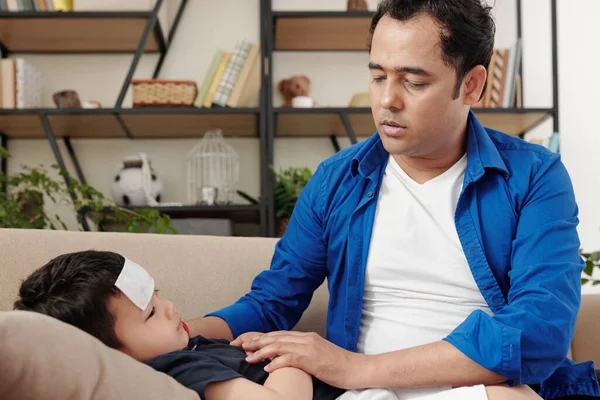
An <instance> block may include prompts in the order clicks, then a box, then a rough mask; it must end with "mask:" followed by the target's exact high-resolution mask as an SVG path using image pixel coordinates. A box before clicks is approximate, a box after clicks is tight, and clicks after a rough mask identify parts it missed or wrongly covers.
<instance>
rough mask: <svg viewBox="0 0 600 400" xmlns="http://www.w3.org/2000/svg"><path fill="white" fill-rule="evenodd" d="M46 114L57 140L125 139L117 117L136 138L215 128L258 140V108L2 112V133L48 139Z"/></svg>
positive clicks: (177, 135)
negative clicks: (43, 122)
mask: <svg viewBox="0 0 600 400" xmlns="http://www.w3.org/2000/svg"><path fill="white" fill-rule="evenodd" d="M41 113H46V114H47V115H48V120H49V122H50V125H51V127H52V129H53V132H54V134H55V136H56V137H65V136H68V137H71V138H126V137H127V136H126V134H125V133H124V132H123V129H122V127H121V125H120V124H119V122H118V120H117V117H116V116H117V115H121V118H122V120H123V121H124V122H125V124H126V125H127V127H128V128H129V130H130V132H131V134H132V136H133V138H134V139H136V138H155V139H169V138H187V137H201V136H203V135H204V133H205V132H206V131H207V130H209V129H213V128H221V129H223V134H224V136H228V137H257V136H258V133H257V115H258V109H256V108H243V109H242V108H240V109H230V108H219V109H207V108H202V109H198V108H192V107H190V108H139V109H137V108H134V109H120V110H116V109H112V108H103V109H91V110H90V109H87V110H86V109H31V110H6V109H4V110H3V109H0V132H3V133H5V134H6V135H7V136H8V137H9V138H45V137H46V135H45V133H44V130H43V129H42V125H41V123H40V118H39V114H41Z"/></svg>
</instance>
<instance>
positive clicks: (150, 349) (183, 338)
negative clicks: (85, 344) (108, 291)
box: [109, 292, 189, 361]
mask: <svg viewBox="0 0 600 400" xmlns="http://www.w3.org/2000/svg"><path fill="white" fill-rule="evenodd" d="M109 308H110V310H111V312H112V313H113V315H114V317H115V334H116V336H117V338H118V339H119V340H120V341H121V343H122V344H123V348H122V349H120V350H121V351H123V352H124V353H126V354H129V355H130V356H132V357H133V358H135V359H136V360H139V361H147V360H149V359H151V358H153V357H156V356H159V355H161V354H165V353H169V352H171V351H176V350H181V349H183V348H185V347H186V346H187V344H188V341H189V336H188V333H187V332H186V330H185V329H184V327H183V323H182V321H181V316H180V315H179V314H178V313H177V312H176V311H175V306H174V305H173V303H172V302H170V301H168V300H166V299H165V298H163V297H161V296H159V295H158V294H157V293H156V292H155V293H154V295H153V296H152V300H151V301H150V304H149V305H148V307H147V308H146V309H145V310H143V311H142V310H140V309H139V308H138V307H137V306H136V305H135V304H133V303H132V302H131V300H129V298H128V297H127V296H125V295H123V294H121V295H118V296H114V297H112V298H111V299H110V305H109Z"/></svg>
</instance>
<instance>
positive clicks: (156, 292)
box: [146, 289, 158, 321]
mask: <svg viewBox="0 0 600 400" xmlns="http://www.w3.org/2000/svg"><path fill="white" fill-rule="evenodd" d="M154 294H156V295H158V289H154ZM155 311H156V308H155V307H154V306H152V310H150V314H148V316H147V317H146V321H148V320H149V319H150V318H152V317H153V316H154V314H155Z"/></svg>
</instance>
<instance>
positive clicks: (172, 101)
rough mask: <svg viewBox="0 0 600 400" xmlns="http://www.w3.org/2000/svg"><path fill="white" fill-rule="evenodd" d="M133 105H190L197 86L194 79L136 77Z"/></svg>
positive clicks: (196, 91) (194, 97) (133, 83)
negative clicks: (176, 79) (177, 79)
mask: <svg viewBox="0 0 600 400" xmlns="http://www.w3.org/2000/svg"><path fill="white" fill-rule="evenodd" d="M131 84H132V86H133V107H192V106H193V105H194V100H195V99H196V94H197V93H198V88H197V86H196V82H194V81H174V80H165V79H136V80H133V81H131Z"/></svg>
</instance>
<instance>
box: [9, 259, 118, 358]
mask: <svg viewBox="0 0 600 400" xmlns="http://www.w3.org/2000/svg"><path fill="white" fill-rule="evenodd" d="M124 263H125V258H124V257H123V256H121V255H119V254H116V253H112V252H108V251H92V250H89V251H81V252H77V253H69V254H63V255H61V256H58V257H56V258H54V259H53V260H51V261H50V262H48V263H47V264H46V265H44V266H43V267H41V268H40V269H38V270H37V271H35V272H33V273H32V274H31V275H30V276H29V277H28V278H27V279H26V280H25V281H23V283H22V284H21V287H20V289H19V297H18V299H17V301H15V303H14V308H15V310H24V311H34V312H38V313H41V314H45V315H49V316H51V317H54V318H57V319H59V320H61V321H63V322H66V323H67V324H71V325H74V326H76V327H77V328H79V329H81V330H83V331H85V332H87V333H89V334H90V335H92V336H94V337H96V338H98V339H99V340H100V341H101V342H102V343H104V344H105V345H107V346H109V347H112V348H115V349H118V348H120V347H122V345H121V342H120V341H119V340H118V339H117V337H116V335H115V331H114V325H115V319H114V316H113V315H112V313H111V312H110V309H109V305H108V301H109V299H110V297H112V296H116V295H118V294H119V293H120V291H119V289H118V288H117V287H116V286H115V282H116V280H117V278H118V277H119V274H120V273H121V270H122V269H123V265H124Z"/></svg>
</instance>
